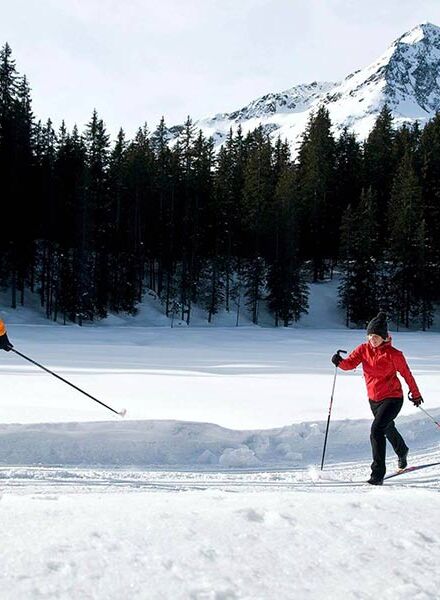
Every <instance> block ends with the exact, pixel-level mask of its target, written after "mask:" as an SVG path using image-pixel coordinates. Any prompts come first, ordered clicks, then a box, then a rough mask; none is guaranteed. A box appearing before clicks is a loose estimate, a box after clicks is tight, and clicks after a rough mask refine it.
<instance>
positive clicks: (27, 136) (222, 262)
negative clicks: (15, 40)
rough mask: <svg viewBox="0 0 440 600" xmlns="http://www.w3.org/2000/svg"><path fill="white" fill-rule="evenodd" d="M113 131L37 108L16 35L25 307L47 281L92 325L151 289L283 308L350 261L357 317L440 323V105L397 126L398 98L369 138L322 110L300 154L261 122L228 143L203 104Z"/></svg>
mask: <svg viewBox="0 0 440 600" xmlns="http://www.w3.org/2000/svg"><path fill="white" fill-rule="evenodd" d="M169 138H170V134H169V131H168V129H167V127H166V125H165V122H164V120H163V119H162V121H161V122H160V123H159V125H158V126H157V127H156V128H155V129H154V130H153V131H150V130H149V129H148V128H147V126H146V125H143V126H142V127H140V128H139V130H138V132H137V133H136V135H135V137H134V139H133V140H128V139H126V136H125V134H124V131H123V130H122V129H121V130H120V131H119V134H118V136H117V139H116V140H115V141H114V142H111V141H110V136H109V134H108V133H107V131H106V127H105V124H104V122H103V120H102V119H100V118H99V116H98V114H97V112H96V110H95V111H93V113H92V116H91V118H90V121H89V122H88V124H87V125H86V126H85V129H84V131H79V130H78V129H77V127H76V126H75V127H74V128H73V130H72V131H68V130H67V128H66V127H65V125H64V124H62V125H61V127H60V128H59V130H57V131H55V130H54V128H53V125H52V123H51V121H50V120H49V121H48V122H47V123H44V124H43V123H41V122H37V121H36V118H35V117H34V115H33V112H32V101H31V91H30V87H29V83H28V81H27V79H26V77H25V76H21V75H20V74H19V73H18V71H17V69H16V66H15V61H14V59H13V57H12V53H11V49H10V47H9V46H8V45H7V44H6V45H5V46H4V47H3V48H2V49H1V51H0V191H1V214H2V234H1V236H0V285H1V287H2V288H3V289H6V290H8V291H9V292H10V302H11V306H12V307H13V308H15V307H16V306H17V304H19V303H21V304H22V303H23V302H24V298H25V290H26V289H28V290H30V291H32V292H35V293H38V294H39V295H40V298H41V305H42V306H43V307H44V309H45V311H46V314H47V317H48V318H50V319H54V320H59V321H63V320H64V322H66V321H67V320H70V321H74V322H77V323H79V324H82V323H83V322H85V321H92V320H95V319H100V318H103V317H105V316H106V315H107V314H108V312H109V311H112V312H121V311H124V312H128V313H133V314H134V313H135V312H136V305H137V303H139V302H140V301H141V300H142V297H143V295H144V294H145V293H146V291H147V290H153V292H154V293H155V294H157V296H158V298H159V299H160V300H161V302H162V303H163V306H164V311H165V312H166V314H167V316H171V317H174V316H176V317H178V318H180V319H184V320H185V321H186V322H187V323H190V321H191V310H192V306H193V305H194V304H197V305H198V306H201V307H203V308H204V309H205V310H206V315H207V319H208V321H211V320H212V319H213V317H214V315H215V314H216V313H217V312H218V311H219V310H220V309H226V310H228V311H234V312H235V313H236V315H237V323H238V320H239V316H240V312H243V311H249V313H250V315H251V317H252V320H253V322H254V323H258V320H259V314H260V309H261V304H262V302H264V303H265V305H266V306H267V307H268V309H269V310H270V312H271V314H272V315H273V322H274V325H276V326H278V325H283V326H288V325H289V324H291V323H292V322H294V321H297V320H298V319H300V317H301V315H302V314H303V313H305V312H306V311H307V306H308V282H310V281H315V282H317V281H322V280H324V279H328V278H329V277H332V276H333V273H334V271H335V270H337V271H338V272H340V273H341V286H340V301H341V306H342V307H343V308H344V310H345V319H346V324H347V326H352V325H363V324H364V323H365V321H366V320H367V319H369V318H371V316H372V315H374V314H375V313H376V312H377V311H378V310H379V308H381V309H384V310H386V311H388V313H389V315H390V317H391V319H392V320H393V321H394V322H395V323H397V325H398V326H402V327H408V326H418V327H422V328H423V329H427V328H429V327H430V326H431V325H432V321H433V312H434V307H435V304H436V303H437V302H438V301H439V300H440V287H439V277H440V275H439V264H440V113H439V114H438V115H436V116H435V117H434V118H433V119H432V120H431V121H430V122H429V123H428V124H427V125H426V126H425V127H424V128H423V129H421V128H420V127H419V126H418V125H414V126H411V127H407V126H404V127H401V128H400V129H395V128H394V127H393V120H392V115H391V112H390V110H389V109H388V107H387V106H385V107H384V108H383V110H382V111H381V113H380V115H379V116H378V118H377V121H376V123H375V125H374V127H373V129H372V131H371V133H370V135H369V136H368V138H367V139H366V141H365V142H364V143H360V142H359V141H358V140H357V139H356V137H355V136H354V135H353V134H351V133H350V132H349V131H347V130H343V131H340V132H339V134H338V135H337V136H335V135H334V134H332V129H331V122H330V119H329V115H328V112H327V111H326V109H325V108H320V109H319V110H317V112H316V113H315V114H314V115H313V116H312V117H311V118H310V120H309V122H308V124H307V128H306V130H305V133H304V135H303V137H302V140H301V143H300V146H299V148H298V152H297V155H296V157H295V159H294V160H293V159H292V157H291V151H290V149H289V146H288V144H287V142H284V141H282V140H280V139H278V140H276V141H274V142H273V141H271V140H270V139H269V137H268V135H267V134H266V133H265V131H264V129H263V128H261V127H260V128H258V129H256V130H255V131H252V132H250V133H248V134H246V135H243V133H242V132H241V130H240V128H239V129H238V130H237V131H236V132H235V133H232V132H231V133H230V134H229V136H228V138H227V140H226V142H225V144H224V145H223V147H222V148H221V149H220V150H219V152H218V153H215V152H214V148H213V142H212V140H211V139H206V138H205V137H204V136H203V135H202V133H201V132H200V131H196V129H195V127H194V126H193V124H192V121H191V119H190V118H188V119H187V121H186V123H185V125H184V126H183V127H182V130H181V133H180V136H179V138H178V140H177V142H175V141H173V142H172V143H169Z"/></svg>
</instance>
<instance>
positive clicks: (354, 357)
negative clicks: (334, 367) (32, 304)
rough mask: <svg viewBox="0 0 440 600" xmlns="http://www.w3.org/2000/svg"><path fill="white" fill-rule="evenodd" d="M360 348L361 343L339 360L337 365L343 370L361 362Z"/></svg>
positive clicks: (347, 369) (353, 367)
mask: <svg viewBox="0 0 440 600" xmlns="http://www.w3.org/2000/svg"><path fill="white" fill-rule="evenodd" d="M362 348H363V344H361V345H360V346H358V347H357V348H355V349H354V350H353V352H350V354H349V355H348V356H347V358H343V359H341V360H340V361H339V363H338V367H339V368H340V369H342V370H343V371H351V369H355V368H356V367H357V366H358V365H360V364H361V362H362Z"/></svg>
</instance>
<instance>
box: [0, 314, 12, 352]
mask: <svg viewBox="0 0 440 600" xmlns="http://www.w3.org/2000/svg"><path fill="white" fill-rule="evenodd" d="M13 347H14V346H13V345H12V344H11V342H10V341H9V338H8V334H7V333H6V327H5V324H4V323H3V321H2V320H1V319H0V349H1V350H6V352H9V351H10V350H12V348H13Z"/></svg>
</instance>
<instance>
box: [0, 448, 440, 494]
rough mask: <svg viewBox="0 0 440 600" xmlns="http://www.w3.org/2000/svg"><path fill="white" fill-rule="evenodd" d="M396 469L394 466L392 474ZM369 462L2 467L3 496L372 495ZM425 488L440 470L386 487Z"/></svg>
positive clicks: (438, 487)
mask: <svg viewBox="0 0 440 600" xmlns="http://www.w3.org/2000/svg"><path fill="white" fill-rule="evenodd" d="M436 461H440V452H432V451H431V452H427V453H423V454H422V453H419V454H417V455H413V456H412V461H411V465H413V466H415V465H422V464H426V463H430V462H436ZM393 468H394V464H393V462H391V459H390V461H389V465H388V473H391V472H393ZM368 475H369V463H367V462H361V463H354V462H345V463H335V464H329V465H327V466H325V468H324V470H323V471H320V469H319V467H318V466H313V465H311V466H309V467H308V468H291V469H288V468H278V469H277V468H261V469H213V470H208V469H197V470H194V469H184V468H183V469H178V470H170V469H164V468H154V469H130V468H117V469H115V468H105V467H98V468H97V467H72V468H69V467H64V466H63V467H61V466H60V467H56V466H51V467H43V466H29V467H26V466H16V467H0V493H2V494H5V493H8V492H12V493H21V494H26V493H40V494H41V493H43V494H44V493H54V492H58V493H59V492H64V493H75V492H76V493H87V492H90V493H93V492H98V491H99V492H107V493H112V492H116V491H118V492H120V491H122V490H124V491H133V492H136V491H155V490H160V491H167V490H168V491H170V492H185V491H187V490H200V491H204V490H209V489H217V490H223V491H230V492H239V491H246V492H249V491H255V492H258V491H259V490H270V489H273V490H278V491H282V490H284V491H286V492H288V491H306V492H320V491H326V490H331V491H336V490H338V489H341V490H347V489H349V488H356V489H359V488H363V489H365V490H366V491H368V490H371V486H369V485H367V484H366V479H367V478H368ZM400 487H405V488H408V487H409V488H420V489H427V490H432V491H440V465H435V466H431V467H428V468H426V469H424V470H421V471H414V472H409V473H405V474H402V475H401V476H399V477H396V478H392V479H391V480H388V481H385V483H384V486H383V488H390V489H391V488H393V489H396V488H400Z"/></svg>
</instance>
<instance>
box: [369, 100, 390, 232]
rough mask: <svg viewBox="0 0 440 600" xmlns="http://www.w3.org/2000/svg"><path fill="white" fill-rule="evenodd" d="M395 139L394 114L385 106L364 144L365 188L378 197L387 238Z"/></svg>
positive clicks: (381, 220)
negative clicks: (387, 217)
mask: <svg viewBox="0 0 440 600" xmlns="http://www.w3.org/2000/svg"><path fill="white" fill-rule="evenodd" d="M394 139H395V132H394V130H393V117H392V113H391V110H390V108H389V107H388V105H387V104H385V105H384V107H383V108H382V110H381V112H380V113H379V116H378V117H377V119H376V122H375V124H374V126H373V129H372V130H371V132H370V134H369V135H368V137H367V140H366V141H365V144H364V165H365V180H364V186H365V188H369V187H371V189H372V190H373V192H374V193H375V195H376V198H377V208H378V217H379V219H380V225H381V235H382V236H386V217H385V215H386V214H387V207H388V203H389V200H390V194H391V187H392V183H393V175H394V171H395V167H396V162H395V160H396V159H395V153H394Z"/></svg>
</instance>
